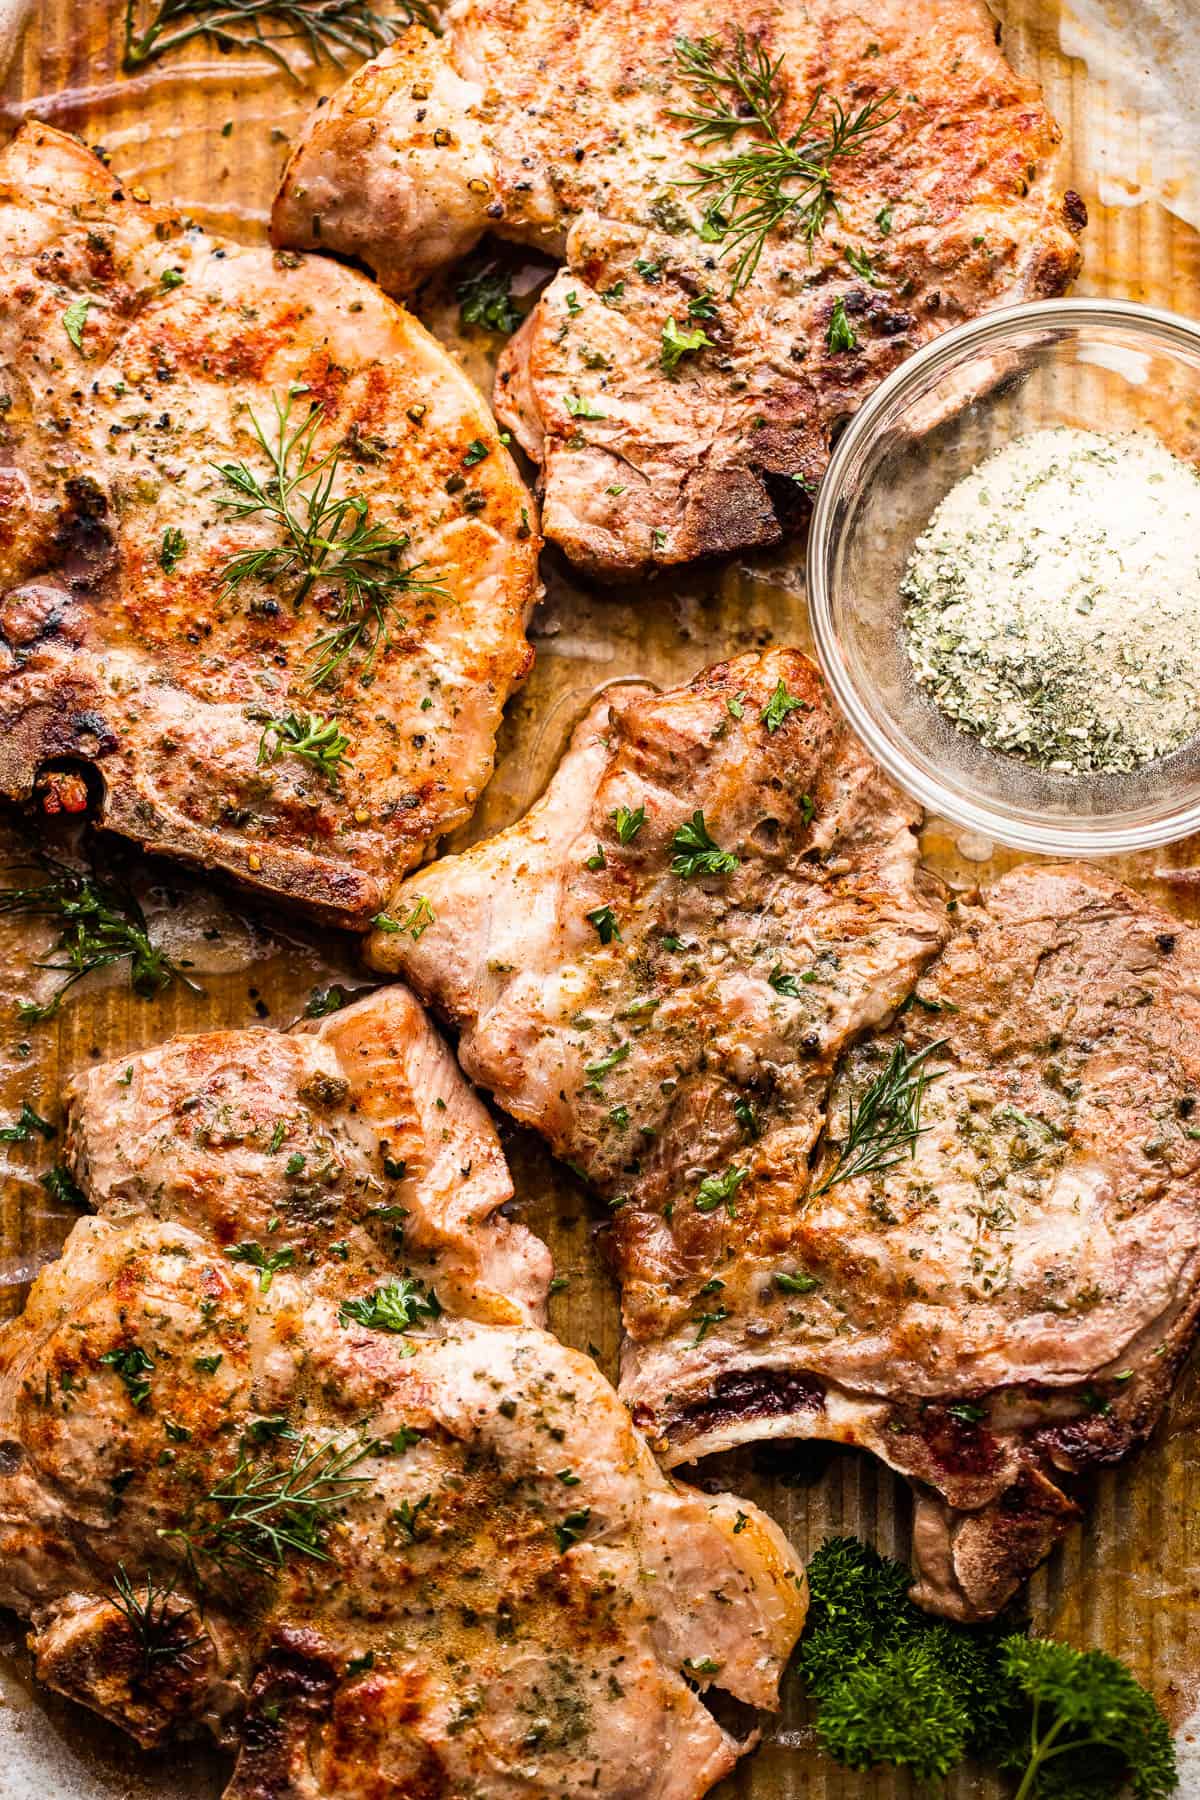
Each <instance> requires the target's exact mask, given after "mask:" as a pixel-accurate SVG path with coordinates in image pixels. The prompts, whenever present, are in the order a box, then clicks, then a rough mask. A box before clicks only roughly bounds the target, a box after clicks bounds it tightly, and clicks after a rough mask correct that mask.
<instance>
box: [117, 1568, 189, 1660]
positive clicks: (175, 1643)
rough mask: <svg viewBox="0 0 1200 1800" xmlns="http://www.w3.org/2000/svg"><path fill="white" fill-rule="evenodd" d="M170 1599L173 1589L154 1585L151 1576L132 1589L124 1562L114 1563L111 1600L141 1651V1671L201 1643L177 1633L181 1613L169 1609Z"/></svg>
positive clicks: (178, 1631)
mask: <svg viewBox="0 0 1200 1800" xmlns="http://www.w3.org/2000/svg"><path fill="white" fill-rule="evenodd" d="M171 1599H172V1589H171V1588H169V1587H159V1586H157V1584H156V1583H155V1581H154V1578H153V1576H151V1575H147V1576H146V1579H145V1585H144V1586H143V1587H142V1588H141V1589H138V1588H135V1587H134V1585H133V1583H132V1581H131V1580H130V1579H129V1576H128V1575H127V1574H126V1572H125V1565H124V1563H118V1564H117V1571H116V1574H115V1575H114V1576H113V1593H112V1603H113V1605H114V1606H115V1607H116V1608H117V1610H118V1612H122V1613H124V1615H125V1617H126V1619H127V1620H128V1621H129V1627H130V1630H131V1631H132V1632H133V1635H134V1637H135V1638H136V1640H137V1643H138V1647H139V1648H140V1650H141V1652H142V1668H143V1671H149V1669H150V1668H151V1667H152V1666H153V1664H154V1663H156V1662H162V1661H164V1660H165V1659H166V1658H168V1657H176V1656H182V1655H183V1654H184V1652H185V1651H187V1650H191V1649H193V1648H194V1647H195V1645H197V1644H198V1643H199V1642H200V1639H199V1638H198V1637H189V1638H185V1637H181V1636H180V1624H181V1622H182V1615H181V1614H179V1613H174V1612H172V1611H171V1610H170V1602H171Z"/></svg>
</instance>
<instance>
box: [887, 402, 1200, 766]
mask: <svg viewBox="0 0 1200 1800" xmlns="http://www.w3.org/2000/svg"><path fill="white" fill-rule="evenodd" d="M901 594H902V596H903V598H904V601H905V625H906V629H907V638H908V653H909V656H910V658H911V661H912V665H913V669H914V671H915V673H916V677H917V680H918V681H919V682H920V683H921V684H922V686H923V687H924V688H925V689H926V690H927V691H928V692H929V694H930V695H931V696H932V698H933V699H934V700H936V702H937V704H938V705H939V706H940V707H941V708H942V710H943V711H944V712H945V713H946V714H947V715H948V716H949V717H950V718H951V719H952V720H953V721H954V723H955V724H956V725H957V726H958V727H959V728H960V729H961V730H963V731H968V732H971V733H973V734H974V735H975V736H976V737H978V738H979V739H980V740H981V741H982V742H983V743H984V744H988V745H990V746H993V747H994V748H997V749H1001V750H1008V751H1012V752H1014V753H1016V754H1019V755H1022V756H1025V757H1028V758H1029V759H1031V760H1032V761H1035V762H1037V763H1040V764H1043V765H1044V766H1047V767H1049V768H1053V769H1061V770H1065V771H1068V772H1082V771H1086V770H1105V771H1111V772H1120V771H1126V770H1129V769H1134V768H1136V767H1138V765H1139V764H1141V763H1144V762H1148V761H1150V760H1151V759H1152V758H1154V757H1158V756H1165V755H1167V754H1168V753H1169V752H1170V751H1172V750H1177V749H1178V748H1179V746H1180V745H1181V744H1182V743H1184V742H1185V741H1186V740H1187V739H1188V738H1189V737H1191V736H1192V735H1193V733H1195V732H1196V731H1197V730H1198V729H1200V475H1198V474H1197V472H1196V470H1195V469H1194V468H1192V467H1191V466H1190V465H1189V464H1187V463H1185V462H1181V461H1180V460H1179V458H1177V457H1175V456H1172V455H1171V453H1170V452H1169V451H1168V450H1166V449H1165V448H1164V447H1163V445H1162V444H1161V443H1159V441H1158V439H1157V438H1154V437H1152V436H1150V435H1148V434H1145V433H1141V432H1138V433H1127V434H1123V435H1120V436H1106V435H1104V434H1103V433H1101V432H1094V431H1075V430H1072V429H1070V428H1068V427H1065V426H1064V427H1059V428H1056V429H1053V430H1046V431H1031V432H1028V433H1026V434H1025V435H1024V436H1023V437H1019V438H1016V439H1014V440H1013V442H1012V443H1011V444H1007V445H1006V446H1005V447H1004V448H1003V449H1002V450H997V451H995V452H994V453H993V454H992V455H991V456H989V457H987V458H986V459H985V460H984V461H983V462H981V463H980V464H979V465H978V466H977V467H976V468H974V469H973V470H972V471H971V473H970V474H969V475H966V476H964V477H963V479H962V480H961V481H959V482H958V483H957V485H956V486H955V487H953V488H952V489H951V491H950V492H949V494H947V496H946V498H945V499H944V500H943V501H942V502H941V504H940V506H938V508H937V510H936V511H935V512H934V514H933V516H932V518H931V519H930V521H929V524H928V526H927V527H926V529H925V531H924V533H923V534H922V536H921V537H920V538H919V539H918V540H917V543H916V545H915V546H914V548H913V552H912V555H911V557H910V559H909V563H908V567H907V569H906V571H905V574H904V578H903V581H902V583H901Z"/></svg>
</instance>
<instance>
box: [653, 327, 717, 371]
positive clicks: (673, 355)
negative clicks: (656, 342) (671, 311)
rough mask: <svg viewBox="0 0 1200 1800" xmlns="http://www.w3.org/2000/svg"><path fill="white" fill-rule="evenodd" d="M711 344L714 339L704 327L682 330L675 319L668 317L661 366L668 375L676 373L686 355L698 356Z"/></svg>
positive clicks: (662, 345) (660, 360) (660, 353)
mask: <svg viewBox="0 0 1200 1800" xmlns="http://www.w3.org/2000/svg"><path fill="white" fill-rule="evenodd" d="M711 344H712V339H711V338H710V337H709V336H708V335H707V333H706V332H705V331H704V330H703V329H702V327H700V326H697V327H696V329H695V331H680V329H679V327H678V325H676V323H675V321H674V319H668V320H667V322H666V324H665V325H664V326H663V328H662V342H661V344H660V346H659V352H658V361H659V366H660V367H661V368H662V369H663V371H664V372H665V373H666V374H667V375H674V374H675V372H676V370H677V369H678V368H679V365H680V363H681V362H682V361H683V359H684V357H685V356H696V355H698V354H699V352H700V351H701V350H704V349H707V348H708V347H709V346H710V345H711Z"/></svg>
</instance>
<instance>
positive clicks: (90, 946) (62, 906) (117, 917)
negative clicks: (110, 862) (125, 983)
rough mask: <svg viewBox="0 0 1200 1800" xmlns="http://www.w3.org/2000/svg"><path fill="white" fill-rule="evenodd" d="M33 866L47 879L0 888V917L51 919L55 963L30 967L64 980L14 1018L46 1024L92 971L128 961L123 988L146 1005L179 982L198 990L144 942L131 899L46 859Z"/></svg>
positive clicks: (143, 924) (20, 1009) (87, 874)
mask: <svg viewBox="0 0 1200 1800" xmlns="http://www.w3.org/2000/svg"><path fill="white" fill-rule="evenodd" d="M38 861H39V863H40V865H41V867H42V868H43V869H45V871H46V873H47V875H48V877H49V879H48V880H46V881H45V882H43V883H42V884H41V885H40V886H38V887H26V888H3V889H0V914H4V913H11V914H13V915H14V916H20V917H24V918H35V919H55V920H57V921H58V922H59V923H60V924H61V926H62V929H61V931H60V932H59V935H58V937H57V938H56V939H55V942H54V944H53V946H52V948H53V950H54V951H55V952H57V953H60V955H61V958H62V960H61V961H52V960H46V961H42V962H37V963H35V965H34V966H35V967H36V968H39V969H55V970H58V971H59V972H61V973H62V974H64V975H65V976H66V980H65V981H63V982H62V984H61V986H60V987H59V988H58V989H57V991H56V992H55V994H54V995H53V996H52V997H51V999H49V1000H48V1001H46V1002H45V1003H44V1004H40V1005H39V1004H38V1003H37V1002H35V1001H32V1000H22V1001H21V1002H20V1003H19V1004H18V1006H17V1013H18V1016H19V1017H20V1018H21V1019H23V1020H24V1021H25V1022H26V1023H27V1024H35V1023H37V1021H38V1020H41V1019H48V1018H50V1017H51V1016H52V1015H53V1014H54V1013H56V1012H57V1011H58V1009H59V1007H60V1006H61V1005H62V1001H63V997H64V995H65V994H66V993H67V992H68V990H69V989H70V988H72V987H74V985H75V983H76V982H77V981H82V980H83V978H84V976H85V975H90V974H91V973H92V971H93V970H95V969H107V968H111V967H112V966H113V965H114V964H115V963H121V962H128V964H129V983H130V986H131V987H132V988H133V991H134V993H135V994H139V995H140V996H141V997H142V999H144V1000H149V999H152V998H153V997H154V995H155V994H160V993H162V991H163V989H164V988H168V987H170V985H171V983H172V982H173V981H182V982H183V984H184V986H185V987H187V988H190V989H191V991H192V993H194V994H198V993H200V992H201V989H200V988H199V987H198V986H197V985H196V983H195V982H194V981H192V980H191V979H190V977H189V976H187V975H185V974H184V972H183V970H182V969H181V968H180V966H179V964H178V963H176V962H172V960H171V958H170V957H169V956H168V955H167V954H166V952H165V951H163V950H159V949H158V948H157V947H156V946H155V945H154V944H153V943H152V942H151V940H150V934H149V932H148V931H147V929H146V920H145V917H144V915H143V913H142V909H141V907H140V906H139V905H138V903H137V901H136V900H135V899H134V897H133V895H132V894H130V893H128V892H127V891H125V890H124V889H119V888H117V887H116V886H114V885H113V884H112V883H110V882H107V881H101V880H100V879H98V877H97V876H96V875H95V874H94V873H93V872H88V871H85V870H82V869H72V868H70V867H68V865H67V864H66V863H60V862H57V861H55V860H54V859H53V858H52V857H49V856H40V857H39V858H38Z"/></svg>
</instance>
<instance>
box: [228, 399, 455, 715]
mask: <svg viewBox="0 0 1200 1800" xmlns="http://www.w3.org/2000/svg"><path fill="white" fill-rule="evenodd" d="M303 392H304V389H303V388H299V387H293V388H290V389H289V390H288V393H287V395H286V396H285V397H284V398H283V399H281V398H280V397H279V395H278V394H276V395H274V396H273V404H274V408H275V431H274V434H273V435H272V436H270V437H268V435H267V433H266V432H265V431H264V430H263V428H262V426H261V424H260V423H259V421H258V419H257V417H256V416H255V414H254V413H253V412H250V426H251V430H252V431H253V433H254V436H255V438H256V439H257V440H258V444H259V448H260V449H261V450H262V453H263V455H264V456H265V457H266V459H267V461H268V463H269V464H270V471H271V472H270V474H269V475H267V476H266V477H265V478H263V477H262V476H260V475H259V474H258V473H256V471H255V470H253V469H252V468H250V466H249V464H247V463H245V462H227V463H217V464H214V467H215V468H216V471H217V473H218V474H219V475H220V476H221V478H222V480H223V481H224V482H225V483H226V486H227V488H228V489H229V491H228V493H226V494H222V495H220V496H219V497H218V501H217V504H218V505H219V506H220V507H222V508H223V509H224V511H226V512H227V513H229V514H231V515H232V517H233V518H235V519H239V520H243V519H260V520H265V521H266V522H267V523H268V524H270V525H272V526H274V528H275V532H276V536H277V539H278V541H277V542H275V543H273V544H263V545H260V546H258V547H257V548H255V549H253V550H241V551H239V552H238V553H237V554H236V555H235V556H232V557H231V558H230V559H229V561H228V562H227V563H226V564H225V567H224V569H223V570H222V579H223V581H224V583H225V588H226V591H227V592H232V591H233V590H235V589H236V588H238V587H240V586H241V584H242V583H243V582H245V581H261V582H266V583H268V584H272V585H273V584H282V585H284V586H286V587H289V588H290V590H291V592H290V596H289V597H290V599H291V601H292V604H293V606H294V607H296V608H299V607H300V606H301V605H302V604H303V602H304V601H305V600H306V599H307V597H308V595H309V594H310V593H311V592H312V590H313V588H314V587H316V586H318V584H319V585H320V587H321V588H322V589H325V590H327V591H328V592H329V593H330V594H331V595H332V596H333V605H332V608H331V609H330V611H329V612H328V614H327V621H328V622H327V624H326V626H325V629H324V630H322V631H319V632H318V633H317V636H316V637H315V639H314V640H313V642H312V644H311V645H310V646H309V654H310V656H311V659H312V661H311V663H310V666H309V669H308V672H307V681H308V685H309V687H310V688H312V689H316V688H320V687H326V686H329V685H330V684H332V683H335V682H336V681H340V679H341V677H342V675H343V674H344V672H345V666H346V663H347V661H348V660H349V659H350V657H351V656H355V655H356V656H357V657H358V675H359V680H360V681H361V680H363V679H364V678H365V677H366V676H367V675H369V673H370V670H371V668H372V666H373V664H374V661H375V658H376V656H377V655H378V653H379V649H380V646H381V645H386V644H387V643H388V642H389V641H390V638H391V633H392V629H393V626H395V625H397V624H398V625H399V626H400V627H401V628H402V627H403V625H404V623H405V621H404V620H403V619H399V618H398V616H397V615H396V610H395V609H396V605H397V602H398V600H399V599H400V597H401V595H403V594H416V595H423V596H425V598H426V599H429V598H432V597H433V596H434V595H439V596H444V593H445V590H444V589H442V588H440V587H438V585H437V584H436V583H435V582H432V581H429V580H427V579H426V578H425V577H424V576H423V575H422V574H421V570H422V569H423V568H424V567H425V564H424V563H421V562H418V563H411V564H408V565H405V564H403V563H402V562H401V561H400V558H401V557H402V556H403V554H404V552H405V551H406V550H407V549H408V546H409V543H410V539H409V535H408V533H407V532H400V533H396V532H393V531H389V530H388V529H387V527H386V526H384V525H379V524H376V523H374V522H373V521H372V520H371V518H370V503H369V502H368V501H367V500H366V499H365V498H364V497H363V496H362V495H361V494H339V493H336V492H335V491H334V490H335V487H336V485H337V480H338V473H339V471H340V469H341V465H342V457H341V452H340V451H339V450H338V448H337V447H336V446H335V447H334V448H333V449H332V450H327V451H326V452H325V454H324V455H323V456H317V455H316V453H315V447H314V446H315V439H316V435H317V430H318V428H319V426H320V424H321V420H322V418H323V417H324V408H323V407H322V406H321V404H320V403H319V402H318V401H314V402H313V403H312V404H311V405H310V406H309V408H308V410H307V412H306V413H305V414H304V416H303V418H301V419H300V420H299V422H294V421H293V418H292V410H293V406H294V403H295V401H296V399H297V397H298V396H299V395H300V394H302V393H303Z"/></svg>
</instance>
